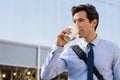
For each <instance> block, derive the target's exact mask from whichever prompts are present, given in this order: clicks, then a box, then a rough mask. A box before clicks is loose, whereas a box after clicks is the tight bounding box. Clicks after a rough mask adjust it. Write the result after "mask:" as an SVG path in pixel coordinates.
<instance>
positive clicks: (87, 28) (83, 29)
mask: <svg viewBox="0 0 120 80" xmlns="http://www.w3.org/2000/svg"><path fill="white" fill-rule="evenodd" d="M73 22H74V23H75V25H76V26H77V27H78V28H79V33H78V35H79V37H80V38H87V37H89V36H90V35H91V34H92V33H93V32H94V25H95V24H94V20H93V21H92V22H91V23H90V22H89V19H88V18H87V15H86V12H85V11H80V12H78V13H75V15H74V16H73Z"/></svg>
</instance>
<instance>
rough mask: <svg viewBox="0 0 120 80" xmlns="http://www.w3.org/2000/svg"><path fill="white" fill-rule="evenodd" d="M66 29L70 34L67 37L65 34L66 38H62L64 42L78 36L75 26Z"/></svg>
mask: <svg viewBox="0 0 120 80" xmlns="http://www.w3.org/2000/svg"><path fill="white" fill-rule="evenodd" d="M68 27H69V28H71V34H69V35H68V34H66V36H65V37H64V40H65V41H66V42H69V41H71V40H72V39H73V38H74V37H76V36H77V34H78V32H79V29H78V27H77V26H75V25H70V26H68Z"/></svg>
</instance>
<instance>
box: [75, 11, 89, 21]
mask: <svg viewBox="0 0 120 80" xmlns="http://www.w3.org/2000/svg"><path fill="white" fill-rule="evenodd" d="M80 18H83V19H85V18H87V14H86V12H85V11H79V12H77V13H75V14H74V16H73V19H74V20H76V19H80Z"/></svg>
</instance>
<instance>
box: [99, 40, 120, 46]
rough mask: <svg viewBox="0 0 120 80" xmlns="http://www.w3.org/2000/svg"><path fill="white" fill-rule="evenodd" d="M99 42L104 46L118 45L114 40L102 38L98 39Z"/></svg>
mask: <svg viewBox="0 0 120 80" xmlns="http://www.w3.org/2000/svg"><path fill="white" fill-rule="evenodd" d="M100 44H101V45H104V46H106V47H119V46H118V44H116V43H115V42H112V41H109V40H103V39H101V40H100Z"/></svg>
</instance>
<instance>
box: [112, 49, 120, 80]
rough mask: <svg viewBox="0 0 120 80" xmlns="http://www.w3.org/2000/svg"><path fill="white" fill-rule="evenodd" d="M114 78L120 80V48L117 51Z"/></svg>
mask: <svg viewBox="0 0 120 80" xmlns="http://www.w3.org/2000/svg"><path fill="white" fill-rule="evenodd" d="M113 76H114V80H120V48H117V49H116V51H115V57H114V62H113Z"/></svg>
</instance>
